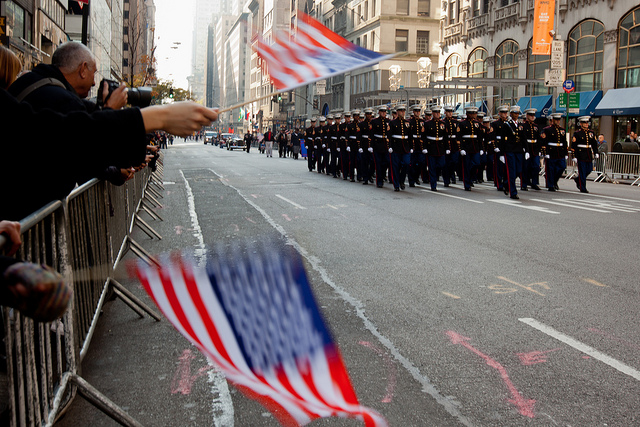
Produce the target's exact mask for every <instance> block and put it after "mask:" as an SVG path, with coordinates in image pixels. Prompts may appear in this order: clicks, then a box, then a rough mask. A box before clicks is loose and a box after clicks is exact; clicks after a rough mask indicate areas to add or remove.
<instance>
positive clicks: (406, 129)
mask: <svg viewBox="0 0 640 427" xmlns="http://www.w3.org/2000/svg"><path fill="white" fill-rule="evenodd" d="M406 109H407V107H405V106H404V105H402V104H401V105H398V106H397V107H396V112H397V114H398V118H397V119H395V120H392V121H391V122H389V125H388V126H387V131H388V132H389V139H390V145H391V146H390V147H389V152H390V153H391V170H392V173H391V178H392V180H393V190H394V191H400V189H402V190H404V181H405V178H406V176H407V171H408V169H409V164H410V163H411V151H412V146H413V141H412V140H411V126H410V124H409V122H408V121H407V120H405V118H404V114H405V111H406Z"/></svg>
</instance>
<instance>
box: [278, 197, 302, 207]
mask: <svg viewBox="0 0 640 427" xmlns="http://www.w3.org/2000/svg"><path fill="white" fill-rule="evenodd" d="M276 197H278V198H280V199H282V200H284V201H285V202H287V203H290V204H292V205H293V206H295V208H296V209H307V208H305V207H304V206H300V205H299V204H297V203H296V202H292V201H291V200H289V199H287V198H286V197H282V196H281V195H279V194H276Z"/></svg>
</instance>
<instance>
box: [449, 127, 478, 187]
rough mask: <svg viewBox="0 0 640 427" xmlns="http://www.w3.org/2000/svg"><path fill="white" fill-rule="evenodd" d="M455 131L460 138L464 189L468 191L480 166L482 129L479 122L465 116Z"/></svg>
mask: <svg viewBox="0 0 640 427" xmlns="http://www.w3.org/2000/svg"><path fill="white" fill-rule="evenodd" d="M456 132H457V134H458V138H459V139H460V155H461V156H462V180H463V183H464V189H465V190H466V191H470V190H471V186H472V185H473V181H474V179H475V177H476V175H477V168H478V167H479V166H480V151H481V150H482V148H483V147H482V139H483V138H484V130H483V127H482V126H481V125H480V122H478V121H477V120H475V119H468V118H467V119H465V120H463V121H461V122H460V124H459V125H458V127H457V129H456ZM463 153H464V155H463Z"/></svg>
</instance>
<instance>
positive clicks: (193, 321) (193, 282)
mask: <svg viewBox="0 0 640 427" xmlns="http://www.w3.org/2000/svg"><path fill="white" fill-rule="evenodd" d="M136 267H137V268H136V274H137V276H138V277H139V279H140V281H141V282H142V284H143V286H144V288H145V290H146V291H147V293H148V294H149V295H150V296H151V298H152V299H153V301H154V302H155V303H156V305H157V306H158V307H159V308H160V310H161V311H162V312H163V313H164V315H165V316H166V317H167V319H169V321H170V322H171V323H172V324H173V325H174V326H175V328H176V329H178V331H180V333H182V334H183V335H184V336H185V337H186V338H187V339H188V340H189V341H191V342H192V343H193V344H194V345H195V346H196V347H198V349H199V350H200V351H201V352H202V353H203V354H205V355H206V356H207V357H209V358H210V359H211V360H213V361H214V362H215V363H216V364H217V365H218V366H219V367H220V368H221V370H222V371H223V373H224V374H225V376H226V377H227V379H228V380H229V381H231V382H232V383H233V384H234V385H235V386H236V387H237V388H239V389H240V390H241V391H243V393H244V394H245V395H247V396H248V397H251V398H254V399H256V400H258V401H259V402H260V403H261V404H262V405H263V406H265V407H266V408H267V409H268V410H270V411H271V412H272V413H273V414H274V416H275V417H276V418H277V419H278V420H279V421H280V422H281V423H282V424H283V425H287V426H288V425H291V426H294V425H305V424H307V423H309V422H310V421H312V420H313V419H316V418H320V417H329V416H340V417H349V418H359V419H362V420H363V421H364V422H365V425H366V426H386V425H387V423H386V420H385V419H384V417H382V416H381V415H380V414H378V413H377V412H375V411H373V410H371V409H369V408H365V407H363V406H361V405H360V404H359V403H358V399H357V397H356V394H355V391H354V390H353V387H352V385H351V382H350V380H349V375H348V373H347V371H346V368H345V366H344V363H343V362H342V358H341V356H340V354H339V351H338V349H337V347H336V346H335V345H331V346H329V347H328V348H326V349H325V351H316V352H315V354H310V355H308V356H307V358H302V359H299V360H297V361H296V362H290V363H288V364H285V365H284V366H281V367H271V369H269V370H268V371H267V372H261V373H256V372H254V371H252V370H251V369H250V367H249V366H248V364H247V363H246V361H245V359H244V356H243V354H242V351H241V350H240V347H239V345H238V342H237V340H236V336H235V334H234V332H233V329H232V327H231V324H230V323H229V319H228V318H227V317H226V316H225V312H224V310H223V308H222V305H221V304H220V301H219V300H218V298H217V296H216V295H215V293H214V291H213V288H212V285H211V283H210V281H209V277H208V275H207V273H206V271H205V269H204V268H199V267H196V266H195V265H192V264H191V263H189V262H186V261H185V260H183V259H181V258H180V257H179V256H177V255H174V256H172V258H171V260H169V259H167V260H166V262H164V266H163V267H160V268H155V267H150V266H147V265H145V264H143V263H139V264H137V265H136Z"/></svg>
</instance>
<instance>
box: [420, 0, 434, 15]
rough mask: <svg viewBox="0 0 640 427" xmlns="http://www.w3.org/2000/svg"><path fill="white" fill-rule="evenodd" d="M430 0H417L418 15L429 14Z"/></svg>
mask: <svg viewBox="0 0 640 427" xmlns="http://www.w3.org/2000/svg"><path fill="white" fill-rule="evenodd" d="M430 9H431V0H418V16H430Z"/></svg>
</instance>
